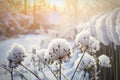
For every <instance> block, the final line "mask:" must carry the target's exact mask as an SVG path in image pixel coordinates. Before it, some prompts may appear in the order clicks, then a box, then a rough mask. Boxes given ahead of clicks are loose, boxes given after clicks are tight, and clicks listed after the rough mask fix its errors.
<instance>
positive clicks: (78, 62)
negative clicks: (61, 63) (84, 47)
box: [71, 52, 85, 80]
mask: <svg viewBox="0 0 120 80" xmlns="http://www.w3.org/2000/svg"><path fill="white" fill-rule="evenodd" d="M84 55H85V53H84V52H83V55H82V57H81V58H80V60H79V62H78V64H77V67H76V68H75V71H74V73H73V75H72V78H71V80H73V78H74V76H75V73H76V71H77V69H78V67H79V64H80V63H81V61H82V58H83V56H84Z"/></svg>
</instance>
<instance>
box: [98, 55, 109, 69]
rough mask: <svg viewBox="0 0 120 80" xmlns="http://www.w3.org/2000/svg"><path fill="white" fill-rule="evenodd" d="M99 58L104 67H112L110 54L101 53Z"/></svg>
mask: <svg viewBox="0 0 120 80" xmlns="http://www.w3.org/2000/svg"><path fill="white" fill-rule="evenodd" d="M98 60H99V65H100V66H102V67H111V64H110V59H109V57H108V56H106V55H104V54H103V55H101V56H99V57H98Z"/></svg>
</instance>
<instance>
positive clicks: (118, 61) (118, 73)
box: [98, 44, 120, 80]
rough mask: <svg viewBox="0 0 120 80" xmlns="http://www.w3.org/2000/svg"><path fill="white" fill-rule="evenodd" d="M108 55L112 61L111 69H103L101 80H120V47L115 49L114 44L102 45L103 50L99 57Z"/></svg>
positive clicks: (99, 52) (100, 75)
mask: <svg viewBox="0 0 120 80" xmlns="http://www.w3.org/2000/svg"><path fill="white" fill-rule="evenodd" d="M101 54H106V55H107V56H109V57H110V59H111V65H112V66H111V68H103V69H102V72H101V73H100V74H99V77H100V79H99V80H120V46H116V50H115V48H114V44H111V45H109V46H104V45H103V44H101V49H100V51H98V55H101Z"/></svg>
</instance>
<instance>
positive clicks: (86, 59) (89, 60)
mask: <svg viewBox="0 0 120 80" xmlns="http://www.w3.org/2000/svg"><path fill="white" fill-rule="evenodd" d="M83 54H84V56H83V58H82V55H83ZM81 58H82V59H81ZM80 59H81V62H80V64H79V67H78V70H85V69H88V68H90V67H91V66H92V65H95V64H96V61H95V59H94V57H93V56H91V55H90V54H89V53H87V52H85V53H81V54H80V55H79V57H78V59H77V60H76V61H75V64H74V65H75V66H74V67H75V68H76V66H77V64H78V62H79V60H80Z"/></svg>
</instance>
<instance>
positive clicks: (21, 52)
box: [7, 43, 25, 67]
mask: <svg viewBox="0 0 120 80" xmlns="http://www.w3.org/2000/svg"><path fill="white" fill-rule="evenodd" d="M24 57H25V48H24V47H23V46H22V45H20V44H18V43H14V44H13V45H12V47H11V49H10V50H9V51H8V57H7V59H8V61H9V66H11V67H17V66H18V64H19V63H21V62H22V61H23V60H24Z"/></svg>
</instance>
